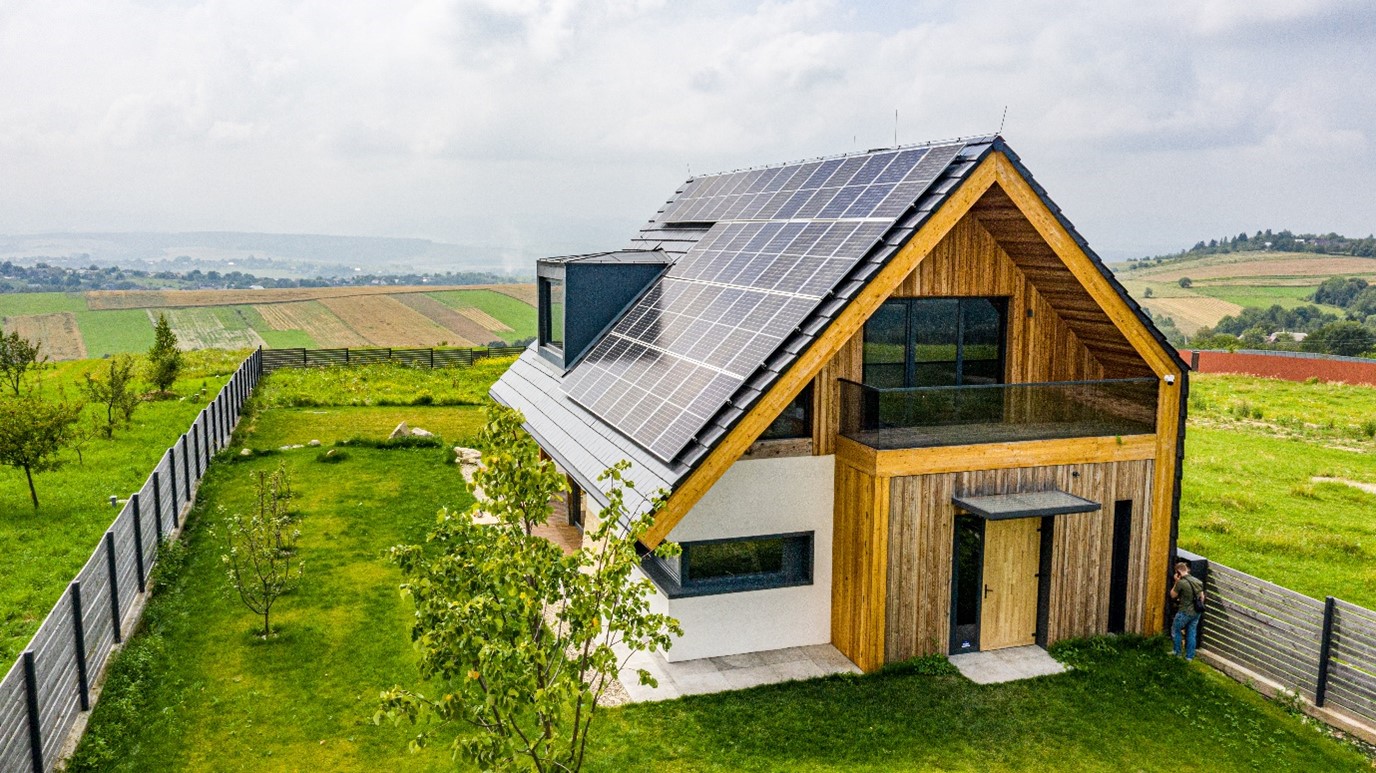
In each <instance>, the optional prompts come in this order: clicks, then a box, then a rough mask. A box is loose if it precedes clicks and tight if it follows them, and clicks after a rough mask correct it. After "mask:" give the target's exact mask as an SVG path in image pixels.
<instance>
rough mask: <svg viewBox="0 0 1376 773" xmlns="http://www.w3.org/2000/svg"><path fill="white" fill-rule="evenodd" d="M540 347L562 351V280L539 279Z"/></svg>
mask: <svg viewBox="0 0 1376 773" xmlns="http://www.w3.org/2000/svg"><path fill="white" fill-rule="evenodd" d="M539 300H540V345H541V346H546V347H549V348H550V349H554V350H557V351H559V352H563V351H564V280H562V279H550V278H547V277H540V298H539Z"/></svg>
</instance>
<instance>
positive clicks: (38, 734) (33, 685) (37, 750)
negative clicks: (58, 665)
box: [23, 650, 45, 773]
mask: <svg viewBox="0 0 1376 773" xmlns="http://www.w3.org/2000/svg"><path fill="white" fill-rule="evenodd" d="M23 659H24V660H23V662H24V703H25V705H26V706H27V708H28V714H29V757H30V759H31V760H32V761H33V770H34V773H45V768H44V767H43V726H42V725H41V724H40V723H41V722H42V718H41V716H40V714H39V711H38V674H37V671H36V670H35V669H34V664H33V650H24V655H23Z"/></svg>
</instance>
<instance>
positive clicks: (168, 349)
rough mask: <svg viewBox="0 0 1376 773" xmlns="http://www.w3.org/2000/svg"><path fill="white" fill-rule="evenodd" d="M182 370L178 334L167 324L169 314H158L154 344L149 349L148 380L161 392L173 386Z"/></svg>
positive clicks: (154, 331)
mask: <svg viewBox="0 0 1376 773" xmlns="http://www.w3.org/2000/svg"><path fill="white" fill-rule="evenodd" d="M181 370H182V352H181V350H180V349H178V348H177V335H176V334H175V333H173V332H172V326H171V325H169V324H167V315H166V314H158V324H157V325H155V326H154V327H153V346H152V348H150V349H149V350H148V380H149V381H152V382H153V387H154V388H155V389H157V390H158V391H159V392H166V391H168V390H169V389H171V388H172V384H173V382H175V381H176V380H177V375H178V374H179V373H181Z"/></svg>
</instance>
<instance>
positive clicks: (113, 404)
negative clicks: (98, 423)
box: [82, 354, 139, 438]
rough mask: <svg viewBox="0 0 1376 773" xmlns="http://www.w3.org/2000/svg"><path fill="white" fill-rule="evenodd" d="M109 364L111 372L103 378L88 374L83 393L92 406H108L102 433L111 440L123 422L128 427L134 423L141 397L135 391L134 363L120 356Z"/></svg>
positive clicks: (122, 355)
mask: <svg viewBox="0 0 1376 773" xmlns="http://www.w3.org/2000/svg"><path fill="white" fill-rule="evenodd" d="M109 362H110V372H109V373H108V374H106V375H105V376H104V377H101V376H97V375H95V372H94V371H92V372H88V373H87V374H86V383H85V384H83V385H82V389H83V390H85V392H86V395H87V397H89V398H90V399H91V402H93V403H95V404H97V405H103V406H105V424H104V425H103V426H102V427H101V431H102V432H103V433H105V437H107V438H112V437H114V436H115V427H117V426H119V424H120V423H121V422H123V423H125V424H128V423H129V422H130V421H132V420H133V418H134V409H135V408H138V405H139V396H138V394H137V391H136V390H135V389H134V359H133V358H132V357H130V356H128V355H125V354H117V355H115V356H114V357H111V358H110V360H109Z"/></svg>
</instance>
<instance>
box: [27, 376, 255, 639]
mask: <svg viewBox="0 0 1376 773" xmlns="http://www.w3.org/2000/svg"><path fill="white" fill-rule="evenodd" d="M188 359H189V360H190V364H189V367H188V373H187V376H186V377H185V378H183V379H181V380H180V381H178V382H177V383H176V384H175V385H174V387H173V391H175V392H177V393H178V394H181V395H183V396H186V395H191V394H192V393H194V392H196V391H198V390H200V389H201V388H202V387H204V388H205V390H206V394H205V396H204V397H203V398H202V399H200V400H195V399H186V400H168V401H160V402H155V403H145V404H143V405H142V406H140V407H139V409H138V411H137V412H136V413H135V414H134V422H135V423H134V426H133V427H131V428H128V429H123V430H119V431H117V432H116V434H115V438H114V440H104V439H99V438H97V439H92V440H91V441H89V442H88V443H87V444H86V446H85V448H84V449H83V450H82V456H83V457H84V459H85V462H84V463H80V464H78V463H77V460H76V454H75V453H71V452H69V453H67V454H66V458H67V459H69V461H70V463H69V464H68V465H67V466H66V467H64V468H62V469H60V470H57V471H54V472H47V473H41V474H39V475H37V476H36V477H35V483H36V487H37V489H38V500H39V504H40V508H39V509H38V511H36V512H35V511H34V509H33V507H32V506H31V504H30V502H29V492H28V486H27V484H26V483H25V481H24V475H23V472H21V471H18V470H16V469H14V468H11V467H3V468H0V576H3V577H4V578H5V580H4V582H2V583H0V662H3V663H9V662H10V661H11V660H13V658H14V657H15V656H17V655H18V653H19V652H20V650H21V649H22V648H23V646H24V645H25V644H26V643H27V642H28V640H29V638H30V637H31V636H33V633H34V631H35V630H37V628H38V624H39V623H41V622H42V620H43V617H44V616H45V615H46V614H47V613H48V610H49V609H50V608H51V607H52V605H53V603H54V602H56V601H57V599H58V597H59V596H60V595H61V594H62V592H63V590H65V589H66V587H67V583H68V582H70V581H71V579H72V577H73V576H75V575H76V573H77V571H78V570H79V569H81V566H82V565H83V564H84V563H85V562H86V559H87V558H89V557H90V555H91V552H92V551H94V550H95V548H96V543H97V542H98V541H99V539H100V535H101V534H103V533H104V532H105V530H106V529H107V528H109V526H110V523H111V522H112V521H113V520H114V518H115V515H116V511H115V510H114V509H113V508H111V507H110V504H109V498H110V496H111V495H116V496H119V497H121V498H124V497H127V496H128V495H129V493H130V492H132V491H137V490H138V489H139V487H140V486H142V485H143V482H144V481H145V480H146V479H147V477H148V474H149V473H150V472H152V470H153V467H154V466H155V465H156V464H157V463H158V461H159V460H160V459H161V458H162V455H163V453H164V452H165V451H166V450H167V447H168V446H170V445H171V444H172V443H173V442H174V441H175V440H176V439H177V437H178V436H180V435H181V433H182V432H184V431H186V428H187V427H188V426H190V425H191V422H192V421H193V420H195V418H196V414H197V413H199V412H200V410H201V408H202V407H204V405H205V404H206V403H208V402H209V401H210V398H211V397H213V396H214V393H215V391H216V390H218V389H219V388H220V386H221V385H222V384H223V383H224V382H225V380H226V377H227V376H228V374H229V373H231V372H233V369H234V368H235V367H237V366H238V361H237V360H235V359H233V358H230V357H226V356H225V355H224V354H223V353H206V354H204V355H203V354H200V353H196V354H193V355H190V356H189V358H188ZM99 365H100V363H99V362H93V361H90V360H78V361H70V362H63V363H58V364H57V365H56V366H55V367H53V368H51V369H50V370H48V371H46V372H45V390H51V391H54V392H55V391H57V390H58V389H61V390H63V391H64V392H65V393H66V394H67V395H68V396H70V397H76V396H77V394H78V391H77V388H76V384H77V383H79V382H80V380H81V375H82V374H83V373H85V372H86V371H88V370H90V369H92V368H94V367H98V366H99ZM95 412H96V408H95V407H93V406H89V407H87V409H86V417H84V418H83V421H89V417H91V416H93V415H94V414H95Z"/></svg>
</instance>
